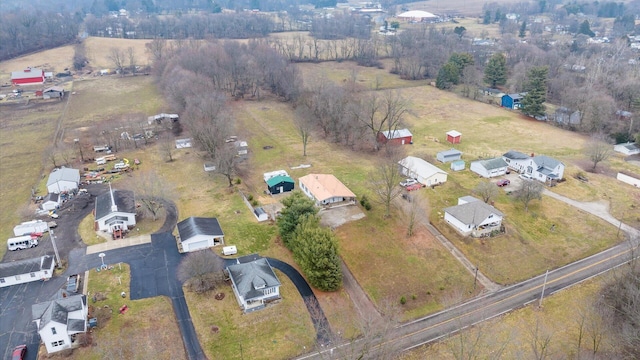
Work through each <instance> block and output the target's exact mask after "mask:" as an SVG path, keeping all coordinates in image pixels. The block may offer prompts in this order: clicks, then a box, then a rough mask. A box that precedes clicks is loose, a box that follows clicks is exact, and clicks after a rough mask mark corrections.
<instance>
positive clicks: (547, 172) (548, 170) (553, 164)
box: [525, 155, 564, 183]
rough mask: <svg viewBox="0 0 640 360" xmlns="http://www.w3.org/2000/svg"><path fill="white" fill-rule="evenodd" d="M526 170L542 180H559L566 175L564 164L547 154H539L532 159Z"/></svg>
mask: <svg viewBox="0 0 640 360" xmlns="http://www.w3.org/2000/svg"><path fill="white" fill-rule="evenodd" d="M525 172H526V173H527V174H529V175H531V177H533V178H534V179H536V180H538V181H541V182H544V183H546V182H548V181H558V180H561V179H562V178H563V177H564V164H563V163H562V162H560V161H558V160H556V159H554V158H550V157H548V156H545V155H537V156H534V157H532V158H531V159H530V161H529V166H527V168H526V170H525Z"/></svg>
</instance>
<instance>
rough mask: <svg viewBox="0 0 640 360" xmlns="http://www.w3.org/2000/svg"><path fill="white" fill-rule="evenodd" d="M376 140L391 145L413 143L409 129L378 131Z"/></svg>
mask: <svg viewBox="0 0 640 360" xmlns="http://www.w3.org/2000/svg"><path fill="white" fill-rule="evenodd" d="M378 142H379V143H381V144H386V143H387V142H388V143H390V144H393V145H406V144H413V135H412V134H411V131H409V129H398V130H392V131H380V132H379V133H378Z"/></svg>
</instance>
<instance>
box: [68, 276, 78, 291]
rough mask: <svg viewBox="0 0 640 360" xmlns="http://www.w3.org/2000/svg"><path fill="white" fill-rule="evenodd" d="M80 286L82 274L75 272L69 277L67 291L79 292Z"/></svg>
mask: <svg viewBox="0 0 640 360" xmlns="http://www.w3.org/2000/svg"><path fill="white" fill-rule="evenodd" d="M79 288H80V275H79V274H73V275H71V276H69V277H68V278H67V292H72V293H77V292H78V289H79Z"/></svg>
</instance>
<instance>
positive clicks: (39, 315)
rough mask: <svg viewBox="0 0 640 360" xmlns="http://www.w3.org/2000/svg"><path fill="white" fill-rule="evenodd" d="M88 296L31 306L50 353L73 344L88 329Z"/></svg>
mask: <svg viewBox="0 0 640 360" xmlns="http://www.w3.org/2000/svg"><path fill="white" fill-rule="evenodd" d="M87 313H88V312H87V297H86V296H85V295H74V296H69V297H65V298H61V299H56V300H52V301H47V302H42V303H39V304H34V305H32V306H31V315H32V319H33V321H34V322H35V323H36V326H37V327H38V334H39V335H40V339H41V340H42V342H43V343H44V346H45V347H46V348H47V352H48V353H49V354H51V353H54V352H58V351H61V350H64V349H68V348H70V347H72V346H73V342H74V341H75V337H76V335H77V334H82V333H85V332H86V331H87Z"/></svg>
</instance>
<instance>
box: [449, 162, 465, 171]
mask: <svg viewBox="0 0 640 360" xmlns="http://www.w3.org/2000/svg"><path fill="white" fill-rule="evenodd" d="M464 168H465V163H464V160H456V161H454V162H452V163H451V170H453V171H462V170H464Z"/></svg>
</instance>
